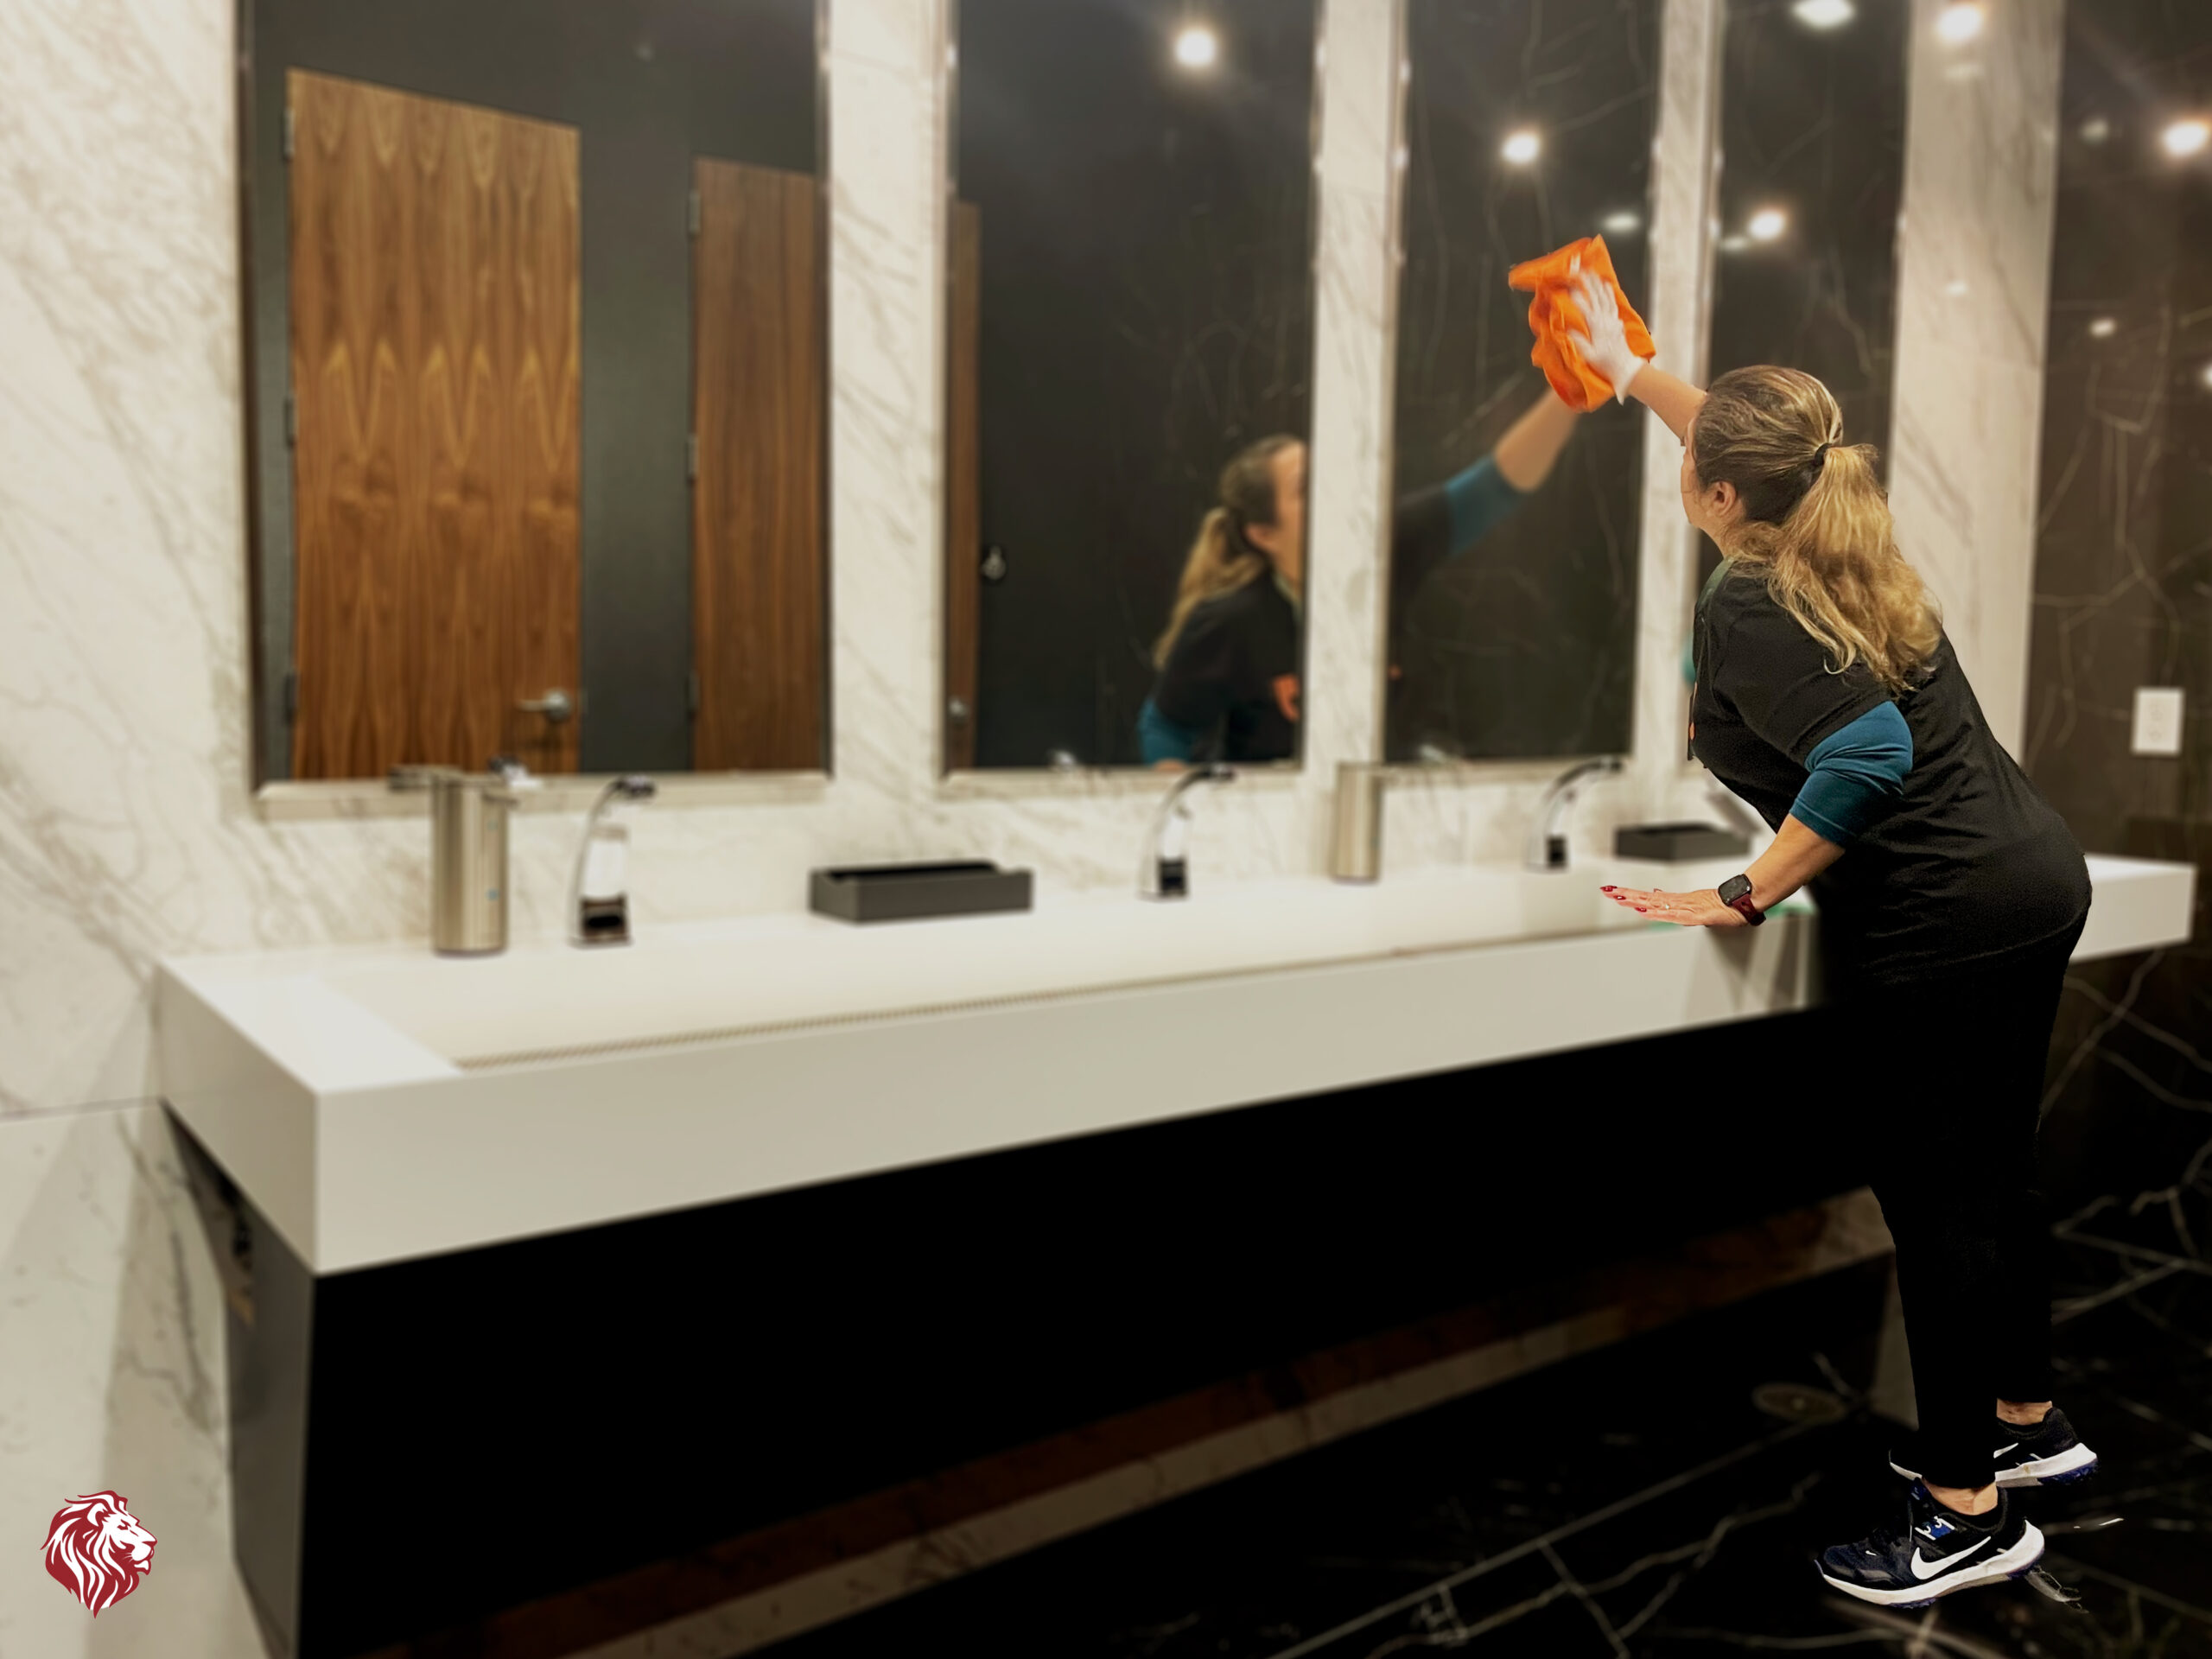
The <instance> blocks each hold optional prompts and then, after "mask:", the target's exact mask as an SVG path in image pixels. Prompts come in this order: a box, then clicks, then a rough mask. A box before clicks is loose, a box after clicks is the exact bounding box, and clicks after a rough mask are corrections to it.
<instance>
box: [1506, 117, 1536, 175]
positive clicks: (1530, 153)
mask: <svg viewBox="0 0 2212 1659" xmlns="http://www.w3.org/2000/svg"><path fill="white" fill-rule="evenodd" d="M1543 147H1544V141H1543V140H1542V139H1541V138H1539V137H1536V135H1535V132H1534V130H1531V129H1529V128H1528V127H1523V128H1522V129H1521V130H1520V131H1518V132H1511V133H1508V134H1507V135H1506V136H1505V143H1504V145H1503V147H1502V148H1501V149H1499V151H1498V154H1499V155H1501V156H1504V157H1505V159H1506V160H1507V161H1509V162H1512V163H1513V164H1514V165H1515V166H1516V167H1526V166H1527V165H1528V164H1529V162H1533V161H1535V159H1536V156H1537V155H1538V153H1539V152H1540V151H1541V150H1542V149H1543Z"/></svg>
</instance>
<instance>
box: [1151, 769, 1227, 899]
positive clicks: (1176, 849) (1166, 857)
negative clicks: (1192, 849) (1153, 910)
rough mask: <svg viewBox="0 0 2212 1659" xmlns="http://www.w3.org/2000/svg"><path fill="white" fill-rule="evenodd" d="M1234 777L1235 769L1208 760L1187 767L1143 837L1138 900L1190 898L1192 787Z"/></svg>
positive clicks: (1223, 782) (1220, 781)
mask: <svg viewBox="0 0 2212 1659" xmlns="http://www.w3.org/2000/svg"><path fill="white" fill-rule="evenodd" d="M1235 779H1236V769H1235V768H1234V767H1230V766H1223V765H1221V764H1220V763H1219V762H1218V761H1209V762H1207V763H1205V765H1203V766H1192V767H1190V768H1189V769H1188V770H1186V771H1185V772H1184V773H1183V775H1182V776H1181V777H1179V778H1178V779H1176V780H1175V786H1174V787H1173V789H1171V790H1169V791H1167V798H1166V800H1164V801H1162V802H1161V803H1160V810H1159V811H1158V812H1156V813H1154V815H1153V819H1152V828H1151V829H1149V830H1148V831H1147V832H1146V835H1145V840H1144V862H1143V864H1142V865H1141V867H1140V868H1138V870H1137V897H1138V898H1140V899H1187V898H1189V897H1190V895H1191V869H1190V865H1189V863H1188V861H1186V859H1185V849H1186V848H1187V847H1188V845H1189V842H1190V836H1191V828H1190V826H1191V803H1190V799H1189V796H1190V791H1191V788H1192V785H1195V784H1226V783H1230V782H1233V781H1235Z"/></svg>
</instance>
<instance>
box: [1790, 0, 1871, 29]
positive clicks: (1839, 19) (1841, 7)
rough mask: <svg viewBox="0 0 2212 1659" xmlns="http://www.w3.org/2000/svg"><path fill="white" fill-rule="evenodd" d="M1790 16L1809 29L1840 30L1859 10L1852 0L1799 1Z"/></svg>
mask: <svg viewBox="0 0 2212 1659" xmlns="http://www.w3.org/2000/svg"><path fill="white" fill-rule="evenodd" d="M1789 14H1790V16H1793V17H1795V18H1796V20H1797V21H1798V22H1801V23H1802V24H1804V25H1805V26H1806V27H1807V28H1808V29H1840V28H1842V27H1843V26H1844V24H1846V23H1847V22H1850V21H1851V20H1852V19H1853V17H1856V16H1858V15H1859V10H1858V8H1857V7H1855V6H1853V4H1852V3H1851V0H1797V3H1796V5H1794V6H1792V7H1790V8H1789Z"/></svg>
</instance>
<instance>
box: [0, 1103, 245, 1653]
mask: <svg viewBox="0 0 2212 1659" xmlns="http://www.w3.org/2000/svg"><path fill="white" fill-rule="evenodd" d="M223 1319H224V1312H223V1294H222V1290H221V1287H220V1286H219V1284H218V1283H217V1281H216V1277H215V1271H214V1266H213V1258H212V1256H211V1255H210V1254H209V1252H208V1249H207V1244H206V1243H205V1242H204V1240H203V1238H202V1236H201V1228H200V1218H199V1216H198V1214H197V1213H196V1211H194V1206H193V1201H192V1197H191V1194H190V1192H189V1190H188V1187H187V1185H186V1183H185V1178H184V1172H183V1169H182V1167H181V1165H180V1162H179V1160H178V1155H177V1144H176V1140H175V1130H174V1129H173V1128H171V1127H170V1125H169V1124H168V1122H167V1120H166V1118H165V1116H164V1115H163V1114H162V1111H161V1110H160V1109H158V1108H156V1107H150V1106H143V1107H129V1108H124V1109H118V1110H109V1111H94V1112H72V1113H54V1114H44V1115H41V1116H36V1117H29V1118H21V1117H19V1118H16V1119H12V1120H10V1121H8V1122H0V1355H5V1356H6V1361H5V1363H0V1536H4V1537H6V1538H8V1539H9V1540H10V1541H11V1545H12V1547H11V1548H10V1549H9V1550H8V1551H7V1552H6V1553H5V1557H4V1565H0V1653H4V1654H7V1655H9V1656H10V1659H13V1656H16V1655H18V1654H20V1655H23V1656H27V1659H28V1656H33V1655H35V1656H37V1659H137V1656H141V1655H145V1654H152V1653H159V1654H161V1655H162V1656H164V1659H249V1656H257V1655H258V1654H259V1653H260V1651H261V1647H260V1640H259V1637H257V1635H256V1634H255V1629H254V1623H253V1616H252V1614H251V1611H250V1610H249V1609H248V1607H247V1605H246V1601H245V1592H244V1591H243V1590H242V1589H241V1588H240V1587H239V1586H238V1580H237V1576H236V1574H235V1573H233V1572H232V1567H231V1510H230V1470H229V1466H228V1458H229V1453H228V1449H227V1448H228V1443H229V1432H228V1423H229V1418H228V1409H229V1408H228V1404H227V1402H226V1397H225V1392H224V1380H223V1379H224V1368H223ZM109 1489H111V1490H114V1491H120V1492H121V1493H122V1494H123V1495H124V1497H126V1498H128V1499H129V1500H130V1508H131V1510H132V1512H133V1513H134V1514H136V1515H137V1516H138V1518H139V1519H140V1520H141V1521H143V1522H144V1523H145V1524H146V1527H147V1529H149V1531H151V1532H152V1533H153V1535H155V1537H156V1538H157V1539H159V1540H160V1542H159V1544H158V1545H157V1546H156V1548H155V1551H154V1568H153V1571H152V1573H150V1574H149V1576H148V1578H147V1580H146V1581H145V1582H144V1583H143V1585H142V1586H140V1587H139V1588H138V1589H137V1591H136V1592H133V1593H132V1594H131V1595H130V1596H129V1597H128V1598H126V1599H124V1601H122V1602H121V1603H119V1604H118V1605H116V1606H114V1607H112V1608H111V1609H109V1610H108V1611H106V1612H105V1613H103V1614H101V1615H100V1617H99V1618H98V1619H94V1618H91V1617H89V1616H88V1615H87V1614H86V1611H85V1610H84V1609H83V1608H82V1607H81V1606H79V1605H78V1604H77V1602H76V1601H75V1599H73V1598H72V1597H71V1596H70V1595H69V1594H68V1593H67V1592H66V1591H64V1590H63V1589H62V1587H61V1586H59V1585H57V1584H55V1583H54V1582H53V1581H52V1580H50V1579H48V1577H47V1576H46V1573H45V1572H44V1570H43V1567H42V1564H41V1561H40V1560H39V1554H38V1545H39V1544H40V1543H41V1541H43V1540H44V1538H45V1536H46V1529H47V1526H48V1522H50V1521H51V1520H52V1518H53V1516H54V1510H57V1509H59V1508H60V1506H61V1505H62V1503H64V1502H65V1501H66V1500H67V1499H68V1498H71V1497H75V1496H76V1495H77V1494H79V1493H80V1492H95V1491H103V1490H109Z"/></svg>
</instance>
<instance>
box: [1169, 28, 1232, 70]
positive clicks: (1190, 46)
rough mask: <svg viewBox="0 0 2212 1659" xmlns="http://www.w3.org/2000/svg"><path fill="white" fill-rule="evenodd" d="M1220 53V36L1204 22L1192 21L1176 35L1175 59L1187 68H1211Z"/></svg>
mask: <svg viewBox="0 0 2212 1659" xmlns="http://www.w3.org/2000/svg"><path fill="white" fill-rule="evenodd" d="M1220 55H1221V38H1220V36H1218V35H1216V34H1215V33H1214V32H1213V30H1211V29H1208V28H1207V27H1206V26H1205V24H1204V23H1192V24H1190V25H1188V26H1187V27H1185V29H1183V30H1182V31H1181V32H1180V33H1179V34H1178V35H1176V36H1175V61H1176V62H1178V63H1179V64H1181V65H1182V66H1183V67H1185V69H1211V68H1212V67H1213V62H1214V60H1215V59H1216V58H1217V57H1219V56H1220Z"/></svg>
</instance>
